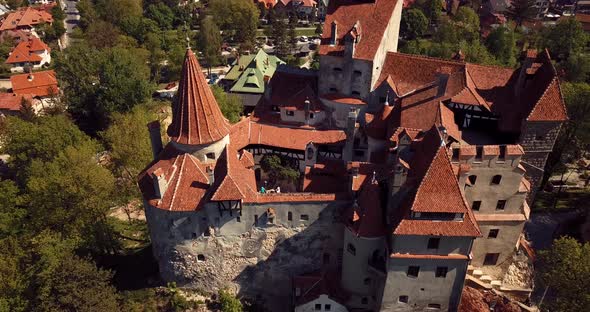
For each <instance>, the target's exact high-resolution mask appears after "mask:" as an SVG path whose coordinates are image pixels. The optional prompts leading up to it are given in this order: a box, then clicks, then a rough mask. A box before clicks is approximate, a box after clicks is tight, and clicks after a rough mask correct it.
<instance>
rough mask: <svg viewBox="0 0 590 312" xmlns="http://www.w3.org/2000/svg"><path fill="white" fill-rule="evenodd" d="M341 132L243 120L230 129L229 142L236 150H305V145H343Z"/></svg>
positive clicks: (344, 137)
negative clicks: (254, 147) (259, 147)
mask: <svg viewBox="0 0 590 312" xmlns="http://www.w3.org/2000/svg"><path fill="white" fill-rule="evenodd" d="M344 140H346V135H345V134H344V131H342V130H315V129H305V128H289V127H283V126H275V125H267V124H261V123H257V122H253V121H251V120H250V119H249V118H244V119H243V120H242V121H240V122H238V123H237V124H235V125H234V126H233V127H232V129H231V135H230V141H231V142H232V145H234V146H236V148H237V149H242V148H244V147H246V146H247V145H249V144H257V145H266V146H273V147H280V148H286V149H292V150H300V151H303V150H305V147H306V145H307V143H309V142H314V143H316V144H320V145H321V144H343V143H344Z"/></svg>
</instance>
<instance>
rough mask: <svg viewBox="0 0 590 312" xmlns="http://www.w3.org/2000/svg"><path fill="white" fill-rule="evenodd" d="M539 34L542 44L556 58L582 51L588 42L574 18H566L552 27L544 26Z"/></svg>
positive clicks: (580, 25)
mask: <svg viewBox="0 0 590 312" xmlns="http://www.w3.org/2000/svg"><path fill="white" fill-rule="evenodd" d="M541 36H542V38H541V44H542V46H543V47H544V48H548V49H549V52H551V55H552V56H553V57H554V58H558V59H567V58H568V57H569V56H570V55H571V54H576V53H580V52H582V51H583V49H584V47H586V44H587V43H588V35H587V34H586V33H585V32H584V29H583V28H582V24H581V23H580V22H578V21H576V20H575V19H574V18H566V19H564V20H561V21H559V22H557V25H555V26H554V27H547V28H545V29H544V31H543V32H542V35H541Z"/></svg>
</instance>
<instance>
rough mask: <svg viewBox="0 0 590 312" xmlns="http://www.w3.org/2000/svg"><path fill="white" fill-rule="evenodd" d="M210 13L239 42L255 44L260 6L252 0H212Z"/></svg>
mask: <svg viewBox="0 0 590 312" xmlns="http://www.w3.org/2000/svg"><path fill="white" fill-rule="evenodd" d="M209 13H210V14H211V15H213V18H214V20H215V22H216V23H217V24H218V25H219V28H220V29H221V30H223V31H224V34H226V33H227V34H228V35H229V36H230V37H233V40H234V41H235V42H238V43H249V44H253V43H254V42H255V41H256V28H257V27H258V16H259V12H258V8H257V7H256V4H254V2H253V1H250V0H210V1H209Z"/></svg>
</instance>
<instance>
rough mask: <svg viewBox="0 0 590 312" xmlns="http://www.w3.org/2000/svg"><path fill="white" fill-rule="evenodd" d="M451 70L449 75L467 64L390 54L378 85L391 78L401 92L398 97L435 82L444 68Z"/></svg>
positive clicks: (461, 69) (462, 68) (386, 58)
mask: <svg viewBox="0 0 590 312" xmlns="http://www.w3.org/2000/svg"><path fill="white" fill-rule="evenodd" d="M445 67H446V68H447V69H448V70H450V72H449V73H451V74H452V73H455V72H460V71H463V70H464V68H465V63H463V62H457V61H448V60H443V59H437V58H431V57H426V56H419V55H412V54H402V53H394V52H388V53H387V56H386V57H385V61H384V63H383V68H382V70H381V75H380V76H379V80H378V83H377V84H375V85H377V86H378V85H380V84H381V82H382V81H385V80H387V79H388V77H390V79H391V83H393V84H395V86H396V88H397V90H398V91H396V92H399V93H398V96H401V95H404V94H406V93H408V92H411V91H413V90H416V89H418V88H420V87H423V86H424V85H426V84H429V83H432V82H434V80H435V79H436V76H437V74H438V73H439V72H440V71H441V69H442V68H445Z"/></svg>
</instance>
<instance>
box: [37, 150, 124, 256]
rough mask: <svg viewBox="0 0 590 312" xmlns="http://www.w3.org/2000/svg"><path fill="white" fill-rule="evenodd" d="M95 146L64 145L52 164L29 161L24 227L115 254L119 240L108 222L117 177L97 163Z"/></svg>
mask: <svg viewBox="0 0 590 312" xmlns="http://www.w3.org/2000/svg"><path fill="white" fill-rule="evenodd" d="M97 150H98V146H97V144H96V143H94V142H87V143H85V144H81V145H77V146H68V147H66V148H65V149H63V151H61V152H60V153H58V154H57V157H56V158H55V159H53V160H52V161H50V162H43V161H40V160H33V162H32V163H31V173H30V176H29V179H28V180H27V185H26V193H27V196H28V199H29V207H28V210H29V215H32V216H35V218H33V219H32V220H30V222H29V223H28V226H29V227H30V228H29V229H30V231H31V232H34V233H38V232H39V231H40V230H43V229H50V230H52V231H54V232H57V233H60V234H61V235H62V236H63V237H64V238H68V239H73V240H74V241H75V242H76V243H77V244H78V245H80V246H84V247H86V248H88V249H89V250H93V251H95V252H98V253H103V252H114V251H115V250H116V248H117V247H118V246H117V242H116V241H115V240H114V239H113V237H112V231H111V229H110V226H109V225H108V223H107V220H106V214H107V212H108V210H109V209H110V208H111V207H113V206H114V205H115V204H116V203H115V200H114V197H113V194H114V186H115V179H114V177H113V175H112V174H111V172H110V171H109V170H107V169H106V168H104V167H101V166H99V165H98V163H97V159H96V153H97Z"/></svg>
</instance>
